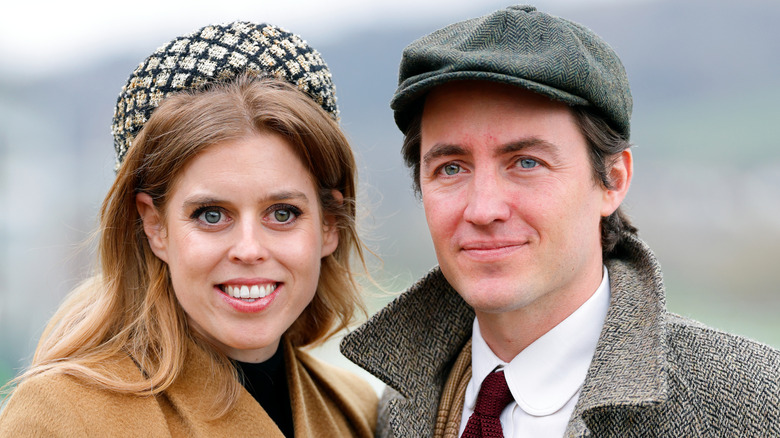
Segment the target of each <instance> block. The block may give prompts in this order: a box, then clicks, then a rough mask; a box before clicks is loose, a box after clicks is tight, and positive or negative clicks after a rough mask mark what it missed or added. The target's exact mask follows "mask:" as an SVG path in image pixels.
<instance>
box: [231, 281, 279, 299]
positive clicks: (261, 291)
mask: <svg viewBox="0 0 780 438" xmlns="http://www.w3.org/2000/svg"><path fill="white" fill-rule="evenodd" d="M276 286H277V283H265V284H253V285H247V284H241V285H238V284H236V285H230V284H222V285H220V289H221V290H222V292H224V293H225V294H227V295H228V296H230V297H233V298H252V299H257V298H264V297H267V296H268V295H271V294H272V293H273V291H274V290H275V289H276Z"/></svg>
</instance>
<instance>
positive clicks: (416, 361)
mask: <svg viewBox="0 0 780 438" xmlns="http://www.w3.org/2000/svg"><path fill="white" fill-rule="evenodd" d="M473 320H474V312H473V310H472V309H471V308H470V307H469V306H468V305H467V304H466V303H465V302H464V301H463V299H461V298H460V296H459V295H458V294H457V293H456V292H455V291H454V290H453V289H452V287H450V285H449V283H447V281H446V280H445V279H444V276H443V275H442V274H441V271H440V270H439V269H438V268H436V269H433V270H432V271H431V272H430V273H428V275H427V276H426V277H424V278H423V279H422V280H420V281H419V282H418V283H417V284H415V285H414V286H412V288H410V290H409V291H407V292H406V293H404V294H403V295H401V296H399V297H398V298H396V299H395V300H394V301H393V302H392V303H390V304H389V305H388V306H386V307H385V308H384V309H382V310H380V311H379V313H377V314H376V315H375V316H373V317H372V318H371V319H370V320H369V321H368V322H367V323H365V324H363V325H362V326H360V327H358V328H357V329H356V330H355V331H354V332H353V333H351V334H349V335H347V336H346V337H345V338H344V340H343V341H342V344H341V351H342V353H343V354H344V355H345V356H346V357H347V358H348V359H350V360H352V361H353V362H355V363H356V364H358V365H360V366H361V367H363V368H365V369H366V370H367V371H368V372H370V373H372V374H374V375H375V376H376V377H378V378H379V379H380V380H382V381H383V382H385V383H386V384H387V385H388V386H390V387H391V388H393V389H395V390H396V391H398V392H399V393H400V394H401V395H403V397H404V398H395V399H393V400H391V401H390V402H389V403H388V405H387V406H386V410H387V413H386V420H387V421H388V422H389V425H390V427H391V429H392V430H393V433H394V436H428V435H429V434H430V431H432V430H433V427H434V424H435V421H436V413H437V408H438V405H439V398H440V397H441V391H442V388H443V386H444V383H445V380H446V379H447V376H448V374H449V370H450V367H451V366H452V363H453V362H454V361H455V359H456V358H457V356H458V354H459V353H460V351H461V349H462V347H463V345H464V344H465V343H466V341H468V340H469V339H470V337H471V325H472V321H473ZM387 327H395V329H394V330H392V331H388V330H387ZM381 415H382V414H380V416H381Z"/></svg>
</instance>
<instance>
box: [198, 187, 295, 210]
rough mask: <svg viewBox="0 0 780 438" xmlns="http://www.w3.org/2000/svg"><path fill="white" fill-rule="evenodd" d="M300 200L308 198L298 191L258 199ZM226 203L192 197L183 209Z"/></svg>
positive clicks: (203, 196)
mask: <svg viewBox="0 0 780 438" xmlns="http://www.w3.org/2000/svg"><path fill="white" fill-rule="evenodd" d="M291 200H300V201H303V202H307V201H308V200H309V198H308V197H307V196H306V194H305V193H303V192H301V191H298V190H282V191H278V192H273V193H270V194H268V195H266V196H263V197H260V198H259V199H258V202H259V203H268V202H279V201H291ZM226 202H228V201H227V200H225V199H221V198H218V197H216V196H213V195H194V196H193V197H190V198H188V199H186V200H185V201H184V207H185V208H187V207H192V206H200V205H212V204H213V205H220V204H224V203H226Z"/></svg>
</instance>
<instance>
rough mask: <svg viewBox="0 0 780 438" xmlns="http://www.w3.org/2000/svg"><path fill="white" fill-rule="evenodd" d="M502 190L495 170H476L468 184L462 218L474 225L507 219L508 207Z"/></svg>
mask: <svg viewBox="0 0 780 438" xmlns="http://www.w3.org/2000/svg"><path fill="white" fill-rule="evenodd" d="M504 190H505V189H504V187H503V184H502V183H501V178H500V175H497V174H496V172H492V171H486V170H479V169H478V170H476V171H475V174H474V177H473V178H472V180H471V181H470V184H469V193H468V199H467V205H466V209H465V211H464V212H463V217H464V219H465V220H466V221H467V222H470V223H472V224H474V225H489V224H491V223H493V222H496V221H505V220H507V219H509V215H510V208H509V205H508V204H507V202H506V196H505V195H506V193H505V192H504Z"/></svg>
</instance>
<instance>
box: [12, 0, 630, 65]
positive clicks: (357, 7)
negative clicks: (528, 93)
mask: <svg viewBox="0 0 780 438" xmlns="http://www.w3.org/2000/svg"><path fill="white" fill-rule="evenodd" d="M610 1H617V0H539V1H537V2H535V4H536V5H537V6H538V7H539V8H540V9H542V10H545V11H549V12H551V13H559V12H560V11H561V10H565V9H566V8H570V7H578V6H584V5H593V4H594V3H604V2H610ZM623 1H625V0H623ZM631 1H642V0H631ZM508 4H512V1H511V0H509V1H501V0H277V1H269V0H254V1H248V0H216V1H215V0H174V1H167V0H133V1H123V2H118V1H114V0H103V1H89V0H74V1H59V0H57V1H54V0H45V1H30V0H14V1H13V2H12V3H11V4H8V5H6V6H5V7H4V8H3V9H4V11H3V13H2V14H0V75H6V76H19V75H23V76H27V75H40V74H46V73H47V72H49V73H51V72H52V71H55V70H56V69H60V68H68V67H69V66H71V65H73V64H74V63H79V62H85V61H89V60H93V59H95V58H97V57H100V56H106V55H107V54H109V53H111V51H123V50H127V49H128V48H131V47H136V48H143V51H144V53H145V52H148V51H149V50H150V49H152V50H153V49H154V48H156V47H158V46H159V45H161V44H163V43H164V42H166V41H168V40H170V39H171V38H173V37H175V36H178V35H181V34H183V33H186V32H189V31H192V30H195V29H197V28H200V27H202V26H204V25H206V24H210V23H221V22H228V21H234V20H238V19H240V20H249V21H256V22H269V23H273V24H276V25H278V26H281V27H284V28H287V29H288V30H290V31H292V32H295V33H298V34H300V35H301V36H302V37H303V38H304V39H307V40H309V42H310V43H312V45H314V46H315V47H316V46H317V45H318V44H319V45H321V44H323V43H325V42H332V40H338V38H341V37H342V36H343V35H345V34H346V35H348V34H350V33H353V32H355V31H357V30H361V29H365V28H374V27H385V26H386V27H393V26H403V25H405V24H414V22H433V23H436V25H444V24H447V23H450V22H454V21H457V20H460V19H464V18H468V17H471V16H477V15H481V14H484V13H487V12H490V11H491V10H494V9H498V8H500V7H503V6H505V5H508Z"/></svg>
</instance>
